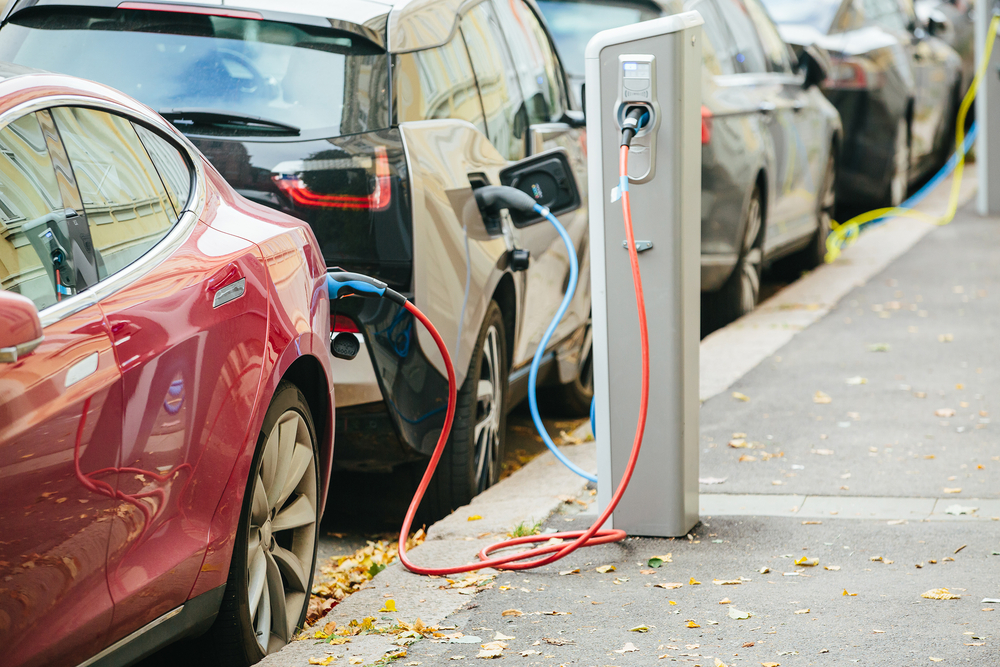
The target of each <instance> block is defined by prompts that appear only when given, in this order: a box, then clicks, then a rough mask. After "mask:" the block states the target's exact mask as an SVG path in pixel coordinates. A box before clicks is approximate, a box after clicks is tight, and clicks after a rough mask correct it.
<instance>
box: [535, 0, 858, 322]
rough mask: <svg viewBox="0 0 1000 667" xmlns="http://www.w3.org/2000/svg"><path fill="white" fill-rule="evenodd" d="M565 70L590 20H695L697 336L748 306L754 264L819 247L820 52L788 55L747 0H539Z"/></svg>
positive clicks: (810, 262)
mask: <svg viewBox="0 0 1000 667" xmlns="http://www.w3.org/2000/svg"><path fill="white" fill-rule="evenodd" d="M538 4H539V7H541V9H542V13H543V14H545V18H546V20H547V22H548V25H549V29H550V30H551V31H552V35H553V37H554V38H555V40H556V44H557V45H558V46H559V48H560V50H561V52H562V55H563V58H564V61H565V62H566V68H567V71H569V73H570V76H571V77H572V78H573V80H574V82H575V83H576V87H577V90H579V86H580V85H582V84H583V71H584V62H583V52H584V47H585V46H586V44H587V42H588V41H589V40H590V38H591V37H592V36H593V35H594V34H596V33H597V32H598V31H600V30H605V29H607V28H613V27H618V26H622V25H627V24H629V23H634V22H637V21H645V20H648V19H652V18H657V17H659V16H663V15H667V14H674V13H677V12H680V11H688V10H696V11H698V12H700V13H701V15H702V17H703V18H704V19H705V24H704V31H705V36H706V38H707V39H706V40H704V41H703V42H702V44H703V54H704V62H703V68H702V71H703V77H702V105H703V106H702V134H701V138H702V146H703V148H702V209H701V211H702V227H701V253H702V256H701V267H702V270H701V280H702V283H701V288H702V295H703V298H702V334H703V335H705V334H707V333H708V332H710V331H712V330H714V329H716V328H718V327H720V326H723V325H725V324H727V323H728V322H730V321H732V320H734V319H736V318H737V317H739V316H741V315H743V314H744V313H747V312H749V311H751V310H752V309H753V308H754V306H755V304H756V302H757V299H758V296H759V292H760V276H761V271H762V270H763V269H764V268H765V267H766V266H767V265H769V264H772V263H774V262H776V261H777V260H779V259H783V260H785V261H784V262H783V263H784V264H786V265H787V266H788V267H790V268H792V269H793V270H794V271H799V270H804V269H809V268H812V267H814V266H816V265H817V264H818V263H819V262H820V261H821V259H822V257H823V254H824V252H825V239H826V235H827V233H828V231H829V229H830V215H831V212H832V209H833V205H834V187H835V183H834V180H835V178H836V161H837V157H838V150H839V146H840V141H841V127H840V117H839V115H838V113H837V110H836V109H835V108H834V107H833V106H832V105H831V104H830V102H829V101H827V100H826V98H825V97H824V96H823V93H822V92H821V91H820V90H819V87H818V86H817V84H818V83H819V82H820V81H821V80H822V79H823V77H824V72H823V68H822V66H821V65H820V63H819V59H817V58H812V57H809V56H808V55H807V56H805V57H803V59H802V60H801V62H800V59H799V58H797V57H796V56H795V55H794V54H793V53H792V51H791V50H790V49H789V47H788V46H787V45H786V44H785V43H784V42H783V41H782V40H781V37H779V36H778V32H777V30H776V29H775V26H774V24H773V23H772V21H771V19H770V17H769V16H768V14H767V12H766V10H765V9H764V8H763V6H761V4H760V2H759V1H758V0H683V1H681V0H659V2H658V3H657V4H653V3H650V2H645V1H643V0H624V1H620V0H539V3H538Z"/></svg>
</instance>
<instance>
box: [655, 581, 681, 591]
mask: <svg viewBox="0 0 1000 667" xmlns="http://www.w3.org/2000/svg"><path fill="white" fill-rule="evenodd" d="M683 585H684V584H679V583H677V582H675V581H671V582H668V583H666V584H653V587H654V588H666V589H667V590H671V589H674V588H680V587H681V586H683Z"/></svg>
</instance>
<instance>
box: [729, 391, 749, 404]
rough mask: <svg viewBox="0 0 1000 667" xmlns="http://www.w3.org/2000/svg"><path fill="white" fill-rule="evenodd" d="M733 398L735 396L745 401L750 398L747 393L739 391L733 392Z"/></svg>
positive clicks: (738, 399)
mask: <svg viewBox="0 0 1000 667" xmlns="http://www.w3.org/2000/svg"><path fill="white" fill-rule="evenodd" d="M733 398H735V399H736V400H737V401H743V402H744V403H746V402H747V401H749V400H750V397H749V396H747V395H746V394H741V393H740V392H738V391H734V392H733Z"/></svg>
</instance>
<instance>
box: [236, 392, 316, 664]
mask: <svg viewBox="0 0 1000 667" xmlns="http://www.w3.org/2000/svg"><path fill="white" fill-rule="evenodd" d="M316 498H317V492H316V469H315V462H314V460H313V444H312V436H311V434H310V432H309V427H308V426H307V425H306V422H305V420H304V419H303V418H302V415H300V414H299V413H298V412H296V411H294V410H289V411H287V412H285V413H284V414H283V415H281V418H279V419H278V422H277V423H276V424H275V425H274V428H273V429H272V430H271V433H270V434H269V435H268V437H267V441H266V442H265V444H264V452H263V455H262V459H261V463H260V470H259V471H258V472H257V475H256V477H255V478H254V486H253V500H252V504H251V508H250V528H249V530H248V531H247V542H248V544H247V564H248V567H247V591H248V600H249V601H250V621H251V623H252V624H253V628H254V633H255V634H256V636H257V643H258V644H260V647H261V649H263V650H264V652H265V653H271V652H273V651H276V650H277V649H279V648H281V647H282V646H284V645H285V644H287V643H288V641H289V640H290V639H291V638H292V635H293V634H294V632H295V625H296V623H298V620H299V617H300V616H301V615H302V609H303V608H304V607H305V605H306V602H307V601H308V597H309V595H308V594H309V576H310V574H311V573H312V566H313V557H314V554H315V539H316V526H315V524H316Z"/></svg>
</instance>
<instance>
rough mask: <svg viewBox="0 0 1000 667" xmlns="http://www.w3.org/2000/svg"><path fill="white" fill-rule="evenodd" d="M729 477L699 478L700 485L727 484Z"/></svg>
mask: <svg viewBox="0 0 1000 667" xmlns="http://www.w3.org/2000/svg"><path fill="white" fill-rule="evenodd" d="M727 479H729V478H728V477H699V478H698V483H699V484H725V482H726V480H727Z"/></svg>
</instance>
